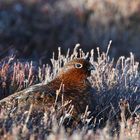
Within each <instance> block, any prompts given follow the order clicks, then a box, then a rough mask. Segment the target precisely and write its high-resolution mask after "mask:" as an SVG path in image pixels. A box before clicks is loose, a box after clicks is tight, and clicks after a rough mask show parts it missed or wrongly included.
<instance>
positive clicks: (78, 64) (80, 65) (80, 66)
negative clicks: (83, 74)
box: [75, 63, 83, 69]
mask: <svg viewBox="0 0 140 140" xmlns="http://www.w3.org/2000/svg"><path fill="white" fill-rule="evenodd" d="M82 67H83V65H82V64H81V63H77V64H75V68H78V69H80V68H82Z"/></svg>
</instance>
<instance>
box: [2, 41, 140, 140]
mask: <svg viewBox="0 0 140 140" xmlns="http://www.w3.org/2000/svg"><path fill="white" fill-rule="evenodd" d="M110 45H111V42H110V44H109V45H108V48H107V51H106V52H100V50H99V48H97V52H98V57H97V60H94V59H95V56H94V50H91V51H90V52H83V51H82V49H80V48H79V44H77V45H76V47H75V48H74V50H73V53H72V54H71V55H70V54H69V50H68V51H67V54H65V55H64V54H62V53H61V48H59V49H58V59H54V57H55V56H53V58H52V59H51V64H52V65H51V66H50V65H48V64H46V65H43V66H42V67H36V68H35V66H33V63H32V62H28V63H22V62H19V61H18V62H12V61H15V60H14V59H12V58H5V60H3V61H2V62H1V65H2V68H1V71H0V73H1V81H2V85H5V86H4V87H2V90H3V89H7V87H8V89H9V90H10V91H11V89H12V90H13V92H16V91H20V90H21V89H23V88H24V89H26V88H27V87H29V86H30V85H32V84H35V83H40V82H43V83H47V82H49V81H50V80H52V79H53V78H55V76H56V75H57V73H58V71H59V69H60V68H61V67H62V66H63V65H64V64H65V63H66V62H67V61H69V60H71V59H73V58H77V57H81V58H87V57H88V59H89V60H90V62H91V63H92V64H93V65H94V66H95V68H96V70H95V71H93V73H92V76H91V77H90V79H89V80H90V81H91V83H92V86H93V89H95V90H96V92H97V94H98V96H97V99H96V101H97V102H96V103H97V104H95V106H96V107H97V108H98V110H97V111H96V112H93V113H92V115H90V116H89V114H90V112H89V111H88V108H87V109H86V110H85V113H84V114H82V115H81V120H80V122H75V124H74V125H71V122H72V116H71V110H72V105H71V104H70V103H67V104H69V109H66V108H65V104H66V103H65V102H64V103H63V104H62V106H61V107H59V108H56V107H55V106H54V105H52V107H51V108H50V111H45V110H41V109H40V110H38V111H34V110H33V104H31V106H30V107H29V108H27V107H22V108H18V106H16V103H14V102H12V101H11V102H9V103H8V104H7V105H8V106H4V107H1V112H0V126H1V129H0V135H1V138H5V139H16V138H18V139H85V140H86V139H126V140H127V139H139V136H140V132H139V127H140V124H139V122H140V120H139V119H140V118H139V109H140V108H139V107H140V100H139V99H140V93H139V92H140V91H139V80H140V77H139V70H138V62H136V61H135V60H134V55H133V54H132V53H130V57H127V58H125V57H120V58H119V59H118V61H117V62H114V60H113V58H110V57H109V49H110ZM9 68H10V69H9ZM35 71H36V72H35ZM15 73H16V74H15ZM26 74H28V75H26ZM10 77H11V78H12V79H10ZM19 79H20V80H19ZM36 79H37V80H36ZM4 80H5V81H4ZM3 82H4V83H5V84H3ZM25 83H26V84H25ZM5 91H6V90H5ZM56 92H59V90H58V91H56ZM7 93H8V92H6V94H7ZM11 94H12V93H11ZM93 104H94V102H93Z"/></svg>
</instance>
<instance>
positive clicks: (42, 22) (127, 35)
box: [0, 0, 140, 63]
mask: <svg viewBox="0 0 140 140" xmlns="http://www.w3.org/2000/svg"><path fill="white" fill-rule="evenodd" d="M110 40H112V47H111V50H110V55H111V56H112V57H115V58H118V57H119V56H120V55H125V56H128V55H129V52H133V53H134V54H135V57H136V58H137V59H138V60H140V45H139V44H140V43H139V42H140V0H0V59H1V58H3V57H5V56H7V55H11V54H15V55H16V56H17V57H18V58H23V59H28V60H30V59H31V60H32V59H33V60H40V62H41V63H45V62H47V61H48V58H50V57H51V56H52V52H53V51H54V52H57V49H58V47H61V48H62V52H63V53H65V52H66V51H67V49H68V48H74V46H75V44H76V43H80V44H81V47H82V48H83V49H84V50H86V51H88V50H90V49H92V48H94V49H95V48H96V47H100V50H102V51H105V50H106V48H107V45H108V43H109V41H110Z"/></svg>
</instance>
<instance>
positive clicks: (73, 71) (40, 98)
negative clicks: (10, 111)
mask: <svg viewBox="0 0 140 140" xmlns="http://www.w3.org/2000/svg"><path fill="white" fill-rule="evenodd" d="M92 70H95V66H94V65H93V64H91V63H90V62H89V61H88V60H87V59H84V58H75V59H73V60H70V61H69V62H67V63H66V64H65V65H64V66H63V67H62V68H61V70H60V72H58V74H57V76H56V77H55V78H54V79H53V80H52V81H50V82H48V83H47V84H42V83H40V84H36V85H32V86H30V87H28V88H26V89H24V90H22V91H19V92H16V93H14V94H12V95H10V96H8V97H6V98H4V99H2V100H0V106H2V105H5V104H8V102H10V103H11V104H13V103H14V102H15V103H16V104H18V106H24V105H31V104H34V105H35V106H36V107H37V108H40V107H47V108H50V107H51V106H52V105H53V104H54V103H55V101H56V97H57V92H56V91H58V90H60V89H61V91H60V93H59V95H58V102H59V101H60V100H61V96H62V94H63V98H64V100H65V101H71V104H72V105H73V110H74V111H73V114H74V115H76V116H77V115H79V114H82V113H84V111H85V110H86V107H87V106H88V107H89V109H90V108H92V102H93V101H92V97H93V93H92V92H91V91H92V86H91V83H90V81H89V80H88V77H89V76H91V71H92Z"/></svg>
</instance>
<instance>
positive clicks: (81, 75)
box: [60, 58, 95, 81]
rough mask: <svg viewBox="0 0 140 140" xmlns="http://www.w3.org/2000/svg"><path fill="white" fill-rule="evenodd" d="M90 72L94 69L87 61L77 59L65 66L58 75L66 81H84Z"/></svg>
mask: <svg viewBox="0 0 140 140" xmlns="http://www.w3.org/2000/svg"><path fill="white" fill-rule="evenodd" d="M91 70H95V67H94V66H93V65H92V64H91V63H90V62H89V61H88V60H86V59H82V58H77V59H73V60H71V61H69V62H68V63H67V64H65V65H64V67H63V68H62V70H61V72H60V75H61V76H62V77H63V79H67V80H75V81H76V80H84V79H86V78H87V77H89V76H90V75H91Z"/></svg>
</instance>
